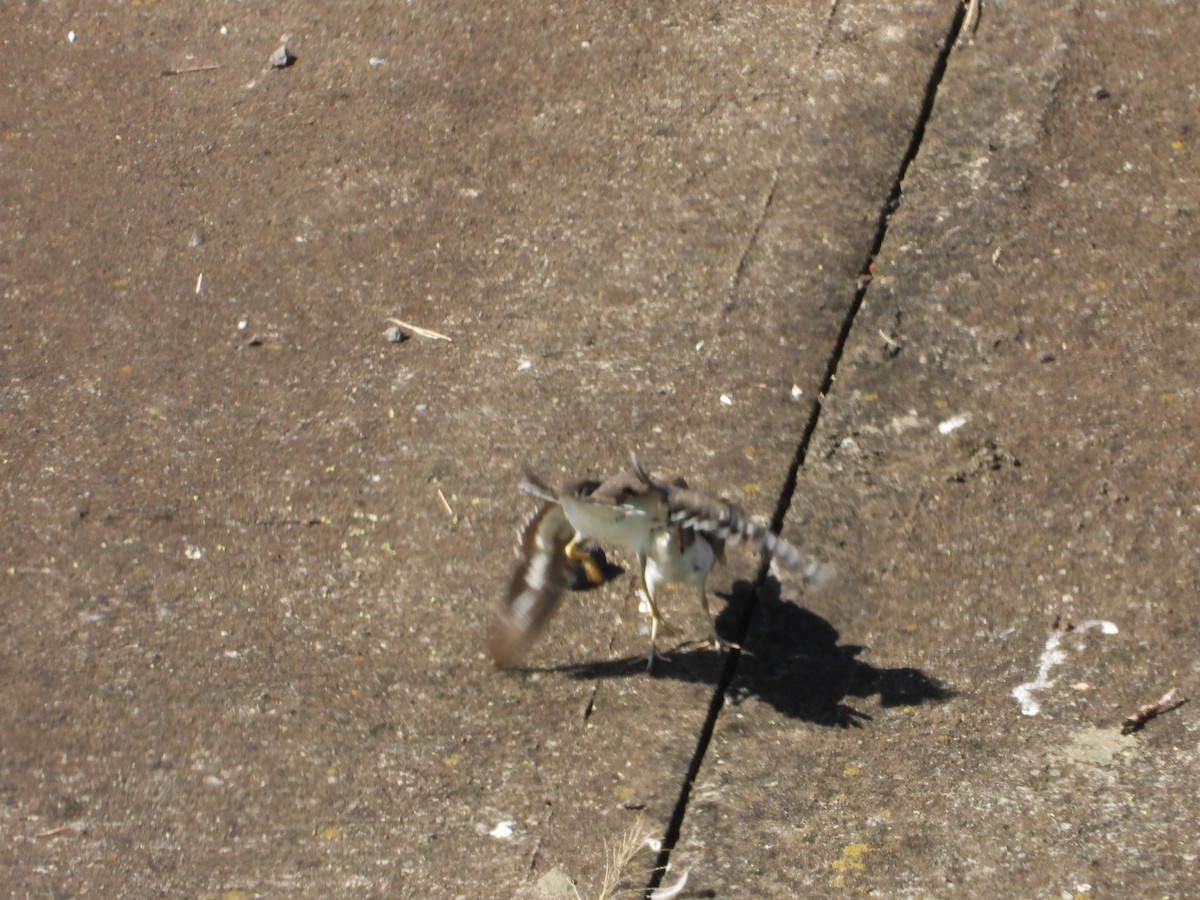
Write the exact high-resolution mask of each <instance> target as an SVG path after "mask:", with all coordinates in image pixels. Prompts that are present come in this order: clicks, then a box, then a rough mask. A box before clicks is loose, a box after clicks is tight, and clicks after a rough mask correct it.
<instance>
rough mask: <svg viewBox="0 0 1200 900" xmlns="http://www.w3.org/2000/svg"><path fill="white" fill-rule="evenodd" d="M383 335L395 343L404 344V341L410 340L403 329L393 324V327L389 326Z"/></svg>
mask: <svg viewBox="0 0 1200 900" xmlns="http://www.w3.org/2000/svg"><path fill="white" fill-rule="evenodd" d="M383 336H384V337H385V338H387V339H388V341H389V342H390V343H393V344H402V343H404V341H406V340H408V335H407V334H405V333H404V332H403V331H401V330H400V329H399V328H398V327H397V326H395V325H393V326H392V327H391V328H389V329H388V330H387V331H385V332H384V333H383Z"/></svg>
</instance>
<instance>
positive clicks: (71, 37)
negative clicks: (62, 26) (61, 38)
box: [67, 31, 75, 44]
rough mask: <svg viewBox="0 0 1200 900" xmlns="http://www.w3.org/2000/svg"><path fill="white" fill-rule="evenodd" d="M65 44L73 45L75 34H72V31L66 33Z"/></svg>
mask: <svg viewBox="0 0 1200 900" xmlns="http://www.w3.org/2000/svg"><path fill="white" fill-rule="evenodd" d="M67 43H68V44H73V43H75V32H73V31H68V32H67Z"/></svg>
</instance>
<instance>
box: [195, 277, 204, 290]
mask: <svg viewBox="0 0 1200 900" xmlns="http://www.w3.org/2000/svg"><path fill="white" fill-rule="evenodd" d="M203 289H204V273H203V272H201V273H200V274H199V275H197V276H196V293H197V294H198V293H200V291H202V290H203Z"/></svg>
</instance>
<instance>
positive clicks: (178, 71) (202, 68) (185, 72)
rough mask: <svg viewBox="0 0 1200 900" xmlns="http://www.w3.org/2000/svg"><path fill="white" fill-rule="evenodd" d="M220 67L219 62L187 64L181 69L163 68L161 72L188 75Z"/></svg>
mask: <svg viewBox="0 0 1200 900" xmlns="http://www.w3.org/2000/svg"><path fill="white" fill-rule="evenodd" d="M219 68H221V64H220V63H212V64H210V65H207V66H188V67H186V68H183V69H163V70H162V74H163V75H164V76H166V75H189V74H191V73H192V72H211V71H212V70H213V69H219Z"/></svg>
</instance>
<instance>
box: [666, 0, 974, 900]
mask: <svg viewBox="0 0 1200 900" xmlns="http://www.w3.org/2000/svg"><path fill="white" fill-rule="evenodd" d="M954 7H955V11H954V18H953V20H952V21H951V23H950V28H949V30H948V31H947V33H946V36H945V38H944V39H943V41H942V46H941V49H940V50H939V52H938V55H937V58H936V60H935V61H934V64H933V69H932V70H931V72H930V74H929V81H928V82H927V83H926V86H925V95H924V98H923V100H922V103H921V110H920V113H919V114H918V116H917V120H916V122H915V123H914V125H913V129H912V134H911V136H910V138H909V142H908V147H907V149H906V150H905V152H904V155H903V156H902V157H901V159H900V165H899V167H898V168H897V170H896V176H895V178H894V179H893V180H892V184H891V187H890V188H889V190H888V193H887V196H886V197H885V199H884V201H883V204H882V205H881V207H880V210H879V218H878V220H877V222H876V225H875V235H874V238H873V240H872V242H871V248H870V250H869V251H868V252H867V256H866V259H865V261H864V262H863V266H862V270H861V272H860V277H859V279H858V284H857V287H856V288H855V291H854V298H853V299H852V300H851V301H850V305H849V307H848V308H847V310H846V314H845V316H844V317H843V319H842V325H841V328H840V330H839V331H838V336H837V340H836V341H835V342H834V345H833V349H832V351H831V352H830V354H829V359H828V360H827V362H826V364H825V372H824V375H823V377H822V378H821V387H820V390H819V391H818V392H817V396H816V399H814V400H813V403H812V406H811V408H810V410H809V414H808V419H807V420H806V421H805V423H804V428H803V430H802V431H801V433H800V439H799V441H798V443H797V444H796V452H795V455H794V456H793V458H792V462H791V465H790V466H789V467H788V473H787V478H786V479H785V480H784V484H783V488H782V490H781V491H780V493H779V498H778V500H777V501H776V505H775V513H774V515H773V516H772V517H771V530H772V531H774V532H775V533H776V534H778V533H779V532H780V531H781V530H782V528H783V520H784V518H785V517H786V516H787V512H788V509H789V508H790V507H791V504H792V495H793V494H794V493H795V490H796V484H797V479H798V476H799V472H800V469H801V468H802V467H803V466H804V463H805V460H806V459H807V457H808V448H809V445H810V444H811V442H812V438H813V434H814V433H815V432H816V430H817V423H818V421H819V420H820V417H821V404H822V401H823V399H824V397H825V396H826V394H827V393H828V392H829V391H830V389H831V388H832V387H833V381H834V378H835V377H836V375H837V370H838V366H839V364H840V363H841V361H842V354H843V353H844V352H845V349H846V343H847V342H848V341H849V338H850V330H851V329H852V328H853V327H854V322H855V319H856V318H857V317H858V312H859V310H860V309H861V308H862V303H863V298H864V297H866V294H867V288H868V287H870V281H871V279H870V273H871V268H872V266H873V265H874V263H875V258H876V257H877V256H878V255H879V251H880V250H881V249H882V248H883V242H884V240H885V239H886V238H887V231H888V225H889V223H890V222H891V218H892V215H893V213H895V211H896V210H897V209H898V208H899V206H900V198H901V195H902V193H903V185H904V178H905V176H906V175H907V174H908V169H909V166H911V165H912V163H913V160H915V159H916V158H917V153H918V152H919V151H920V149H921V142H922V141H923V140H924V138H925V126H926V125H927V124H928V123H929V120H930V117H931V116H932V115H933V107H934V102H935V101H936V100H937V92H938V88H939V87H940V86H941V83H942V79H943V78H944V77H945V75H946V67H947V65H948V63H949V60H950V53H951V51H952V50H953V49H954V46H955V44H956V43H957V41H958V37H959V34H960V33H961V31H962V27H963V19H964V16H965V13H966V6H965V5H964V4H963V3H962V2H960V0H955V2H954ZM769 567H770V562H769V560H764V561H763V564H762V565H761V566H760V567H759V570H758V576H757V577H756V579H755V581H754V589H753V591H752V592H751V596H750V597H749V601H748V602H747V604H746V606H745V608H744V609H743V612H742V618H741V622H740V623H739V626H738V629H737V638H736V639H737V641H738V643H742V642H743V641H744V640H745V637H746V634H747V633H748V632H749V630H750V623H751V621H752V620H753V617H754V610H755V607H756V606H757V604H758V598H759V597H760V596H761V594H762V590H763V587H764V585H765V583H766V579H767V575H768V571H769ZM740 657H741V654H740V653H739V651H738V650H736V649H735V650H731V651H730V652H729V653H728V655H727V656H726V658H725V664H724V666H723V667H722V669H721V675H720V678H718V680H717V684H716V687H715V689H714V690H713V694H712V699H711V700H710V701H709V704H708V714H707V716H706V717H705V719H704V723H703V725H702V726H701V728H700V733H699V736H698V737H697V740H696V750H695V752H694V753H693V754H692V759H691V762H690V763H689V765H688V769H687V774H686V775H685V777H684V780H683V784H682V785H680V788H679V796H678V798H677V799H676V801H675V809H674V812H673V813H672V815H671V819H670V821H669V822H668V824H667V830H666V832H665V834H664V835H663V842H662V849H661V850H660V851H659V853H658V859H657V860H656V862H655V866H654V869H653V870H652V872H651V875H650V880H649V881H648V883H647V885H646V896H647V897H650V896H651V895H652V894H653V892H654V891H656V890H657V889H658V888H659V886H660V885H661V884H662V881H663V878H664V876H665V875H666V873H667V867H668V865H669V864H670V862H671V853H672V852H673V851H674V850H675V844H676V843H677V842H678V840H679V835H680V832H681V831H682V829H683V820H684V818H685V817H686V816H687V811H688V803H689V801H690V800H691V794H692V785H693V784H694V783H695V781H696V777H697V776H698V775H699V774H700V767H701V766H702V765H703V763H704V758H705V755H706V754H707V753H708V746H709V744H710V743H711V741H712V736H713V732H714V731H715V729H716V726H717V719H718V718H719V717H720V715H721V710H722V709H724V707H725V698H726V696H727V695H728V693H729V689H730V686H731V685H732V684H733V679H734V677H735V676H736V675H737V669H738V662H739V660H740Z"/></svg>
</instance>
